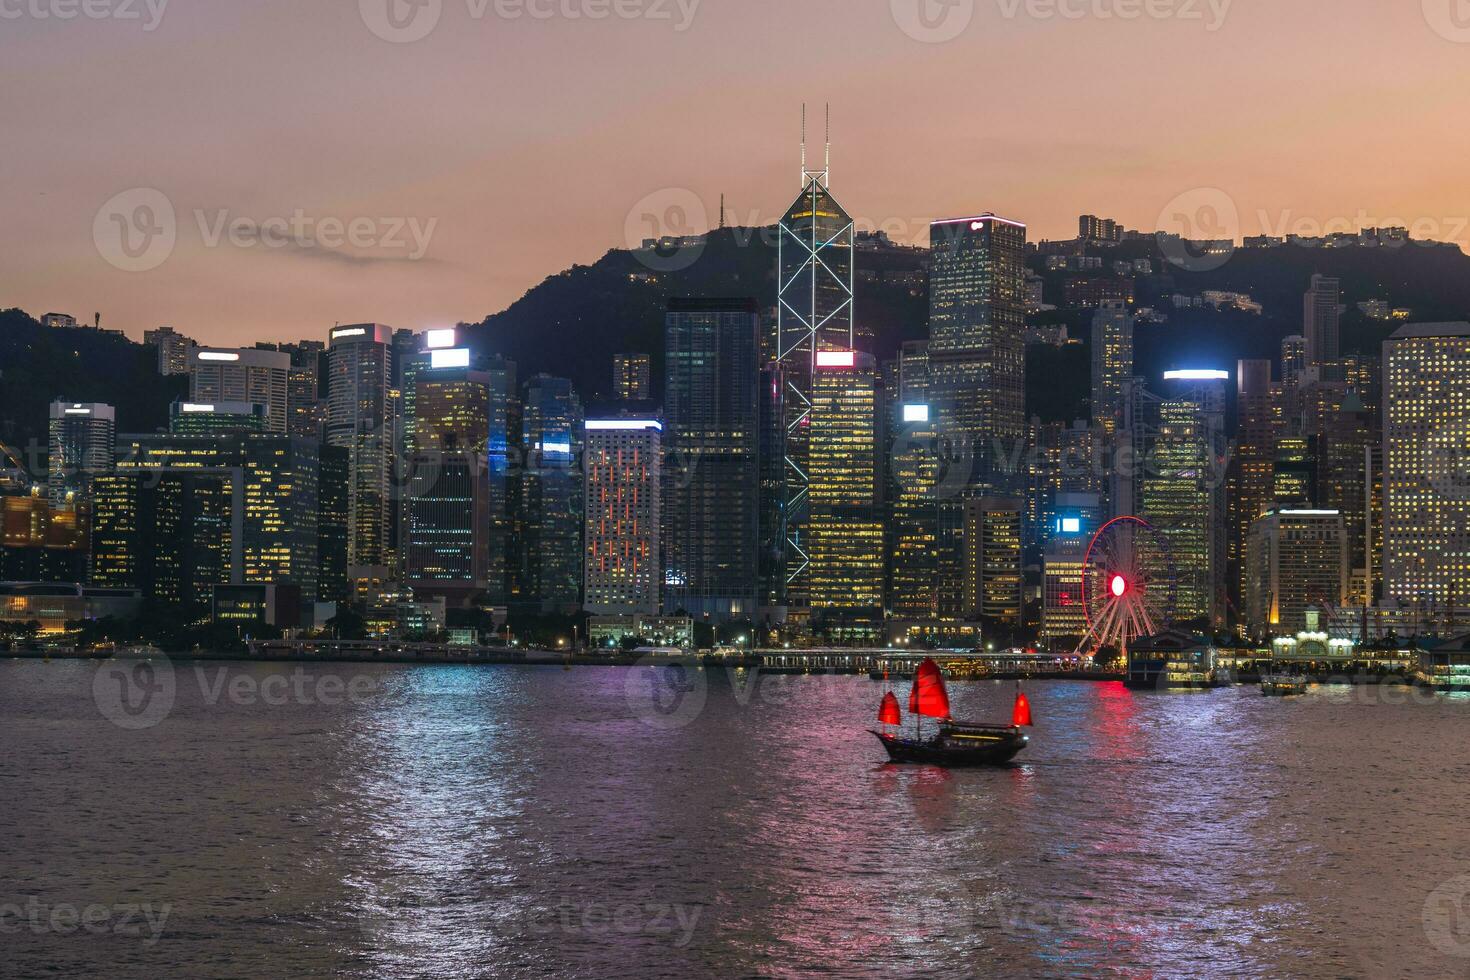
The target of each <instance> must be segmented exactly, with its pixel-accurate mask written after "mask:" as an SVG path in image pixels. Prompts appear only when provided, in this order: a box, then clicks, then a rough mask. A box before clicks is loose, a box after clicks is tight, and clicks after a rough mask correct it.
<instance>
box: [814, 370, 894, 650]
mask: <svg viewBox="0 0 1470 980" xmlns="http://www.w3.org/2000/svg"><path fill="white" fill-rule="evenodd" d="M878 411H879V396H878V372H877V365H876V363H875V362H874V360H873V357H872V355H870V354H861V353H857V352H855V351H836V350H828V351H820V352H818V354H817V361H816V373H815V375H814V376H813V379H812V395H811V413H810V415H809V419H810V433H809V436H810V444H809V452H808V457H807V458H808V460H809V465H810V469H809V474H810V490H811V510H810V516H809V521H808V527H809V533H808V541H809V543H810V545H811V548H810V558H811V578H810V582H811V609H812V615H813V617H814V618H815V619H819V620H821V621H822V622H823V623H825V624H828V625H831V626H834V627H835V626H840V625H841V624H844V623H847V622H851V621H863V622H867V621H875V622H876V621H878V620H880V619H881V617H882V614H883V577H884V552H883V522H882V519H881V514H880V513H879V509H878V502H879V496H878V494H879V488H878V448H877V443H876V438H877V423H878Z"/></svg>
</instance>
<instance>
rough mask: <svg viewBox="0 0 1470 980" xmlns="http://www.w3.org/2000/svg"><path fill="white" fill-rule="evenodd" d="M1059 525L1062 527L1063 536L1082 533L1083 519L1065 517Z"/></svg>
mask: <svg viewBox="0 0 1470 980" xmlns="http://www.w3.org/2000/svg"><path fill="white" fill-rule="evenodd" d="M1057 524H1058V525H1059V526H1060V527H1061V531H1062V533H1063V534H1081V533H1082V518H1080V517H1063V518H1062V519H1061V520H1060V521H1058V522H1057Z"/></svg>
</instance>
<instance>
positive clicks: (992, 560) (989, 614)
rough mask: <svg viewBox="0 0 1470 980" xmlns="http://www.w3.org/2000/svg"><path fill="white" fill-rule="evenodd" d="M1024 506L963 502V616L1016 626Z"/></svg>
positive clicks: (1016, 501) (995, 500)
mask: <svg viewBox="0 0 1470 980" xmlns="http://www.w3.org/2000/svg"><path fill="white" fill-rule="evenodd" d="M1025 513H1026V508H1025V503H1024V502H1023V501H1022V500H1021V499H1020V498H1018V497H977V498H972V499H970V500H967V501H965V612H966V615H967V616H968V617H969V618H971V619H982V620H987V621H990V622H993V623H995V624H998V625H1002V626H1006V627H1012V628H1014V627H1016V626H1019V625H1020V624H1021V611H1022V609H1021V538H1022V535H1023V533H1024V531H1025Z"/></svg>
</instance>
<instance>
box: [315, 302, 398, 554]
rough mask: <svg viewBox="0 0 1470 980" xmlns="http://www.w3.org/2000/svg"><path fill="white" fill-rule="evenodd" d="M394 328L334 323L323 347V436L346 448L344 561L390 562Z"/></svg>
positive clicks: (331, 442) (372, 324)
mask: <svg viewBox="0 0 1470 980" xmlns="http://www.w3.org/2000/svg"><path fill="white" fill-rule="evenodd" d="M392 342H393V329H392V328H391V327H386V326H384V325H382V324H379V323H361V324H354V325H351V326H345V327H337V328H336V329H334V330H333V331H332V333H331V342H330V346H329V348H328V351H327V392H328V415H327V442H328V443H329V444H330V445H333V446H341V447H343V448H344V449H346V450H347V453H348V470H349V474H350V484H349V492H348V496H347V527H348V536H347V562H348V565H349V566H352V567H373V566H377V567H386V566H388V565H389V564H390V561H391V558H392V554H391V551H390V528H389V525H390V523H391V522H392V520H393V516H394V509H393V497H392V478H393V452H394V448H395V445H396V442H397V440H396V438H395V434H396V431H397V423H398V419H397V418H396V417H395V410H394V406H395V403H396V395H395V394H394V393H395V392H396V391H397V389H394V388H393V387H392V376H393V356H392Z"/></svg>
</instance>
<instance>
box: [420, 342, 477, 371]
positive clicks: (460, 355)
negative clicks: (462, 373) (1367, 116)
mask: <svg viewBox="0 0 1470 980" xmlns="http://www.w3.org/2000/svg"><path fill="white" fill-rule="evenodd" d="M429 365H430V366H431V367H435V368H467V367H469V366H470V352H469V349H468V348H466V347H456V348H455V349H454V350H436V351H434V352H433V353H432V354H430V355H429Z"/></svg>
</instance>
